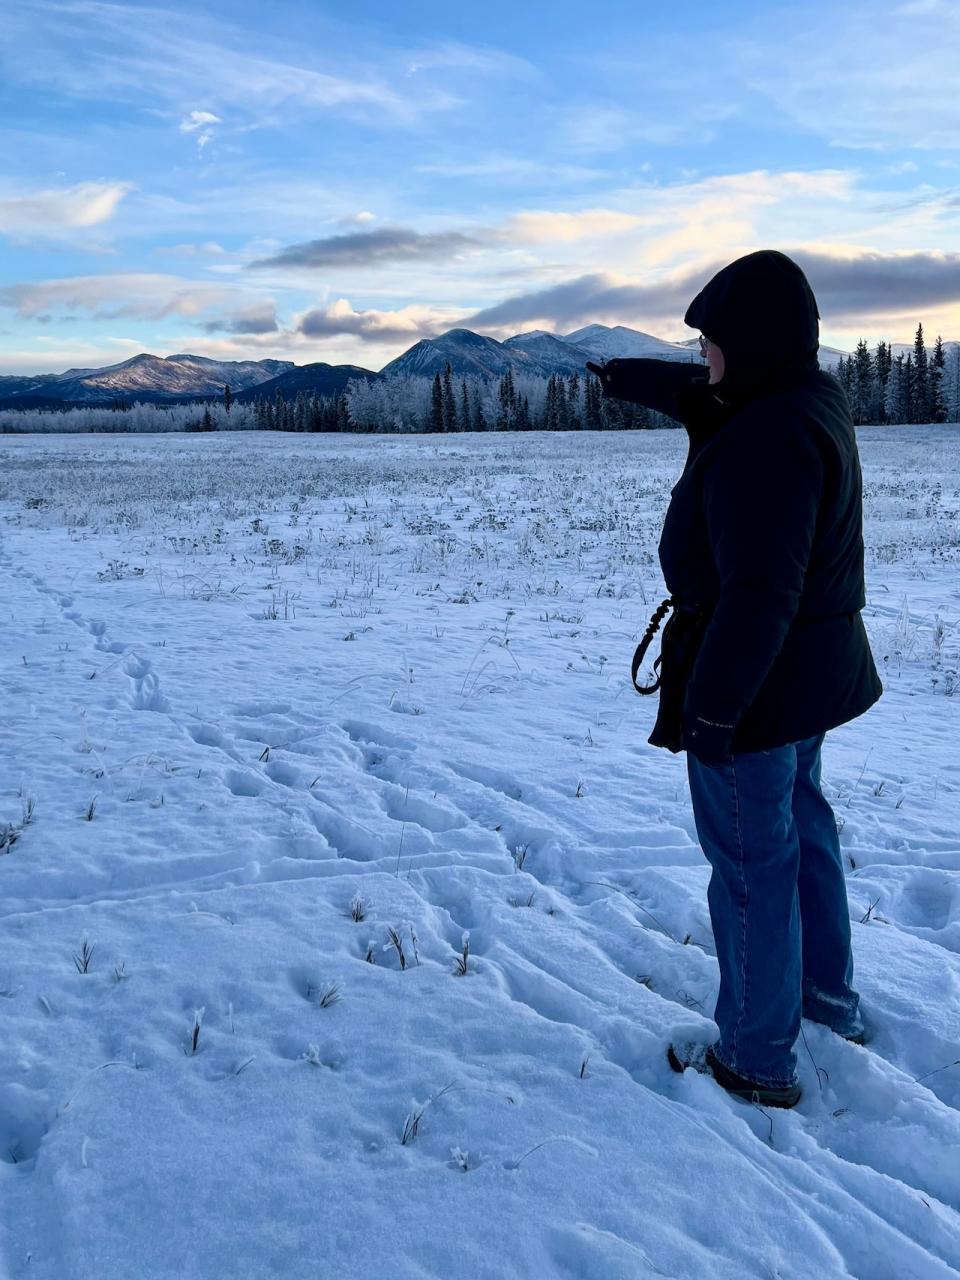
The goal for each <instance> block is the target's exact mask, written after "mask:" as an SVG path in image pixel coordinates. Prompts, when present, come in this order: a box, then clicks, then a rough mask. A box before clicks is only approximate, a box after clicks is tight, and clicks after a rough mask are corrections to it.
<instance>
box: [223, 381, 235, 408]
mask: <svg viewBox="0 0 960 1280" xmlns="http://www.w3.org/2000/svg"><path fill="white" fill-rule="evenodd" d="M232 404H233V392H232V391H231V390H230V388H229V387H224V388H223V408H224V412H225V413H229V412H230V406H231V405H232Z"/></svg>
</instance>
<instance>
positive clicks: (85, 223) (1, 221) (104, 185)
mask: <svg viewBox="0 0 960 1280" xmlns="http://www.w3.org/2000/svg"><path fill="white" fill-rule="evenodd" d="M132 188H133V184H132V183H130V182H81V183H78V184H77V185H76V186H73V187H59V188H56V187H55V188H50V189H48V190H45V191H31V192H21V193H16V194H13V193H11V194H8V195H0V232H7V233H11V232H12V233H15V234H19V235H22V234H33V233H39V234H41V235H42V234H44V233H49V232H62V231H69V230H73V229H76V228H81V227H94V226H97V225H98V224H99V223H101V222H107V221H109V219H110V218H112V217H113V216H114V214H115V213H116V211H117V206H118V204H119V203H120V201H121V200H122V199H123V197H124V196H125V195H126V193H127V192H128V191H130V190H132Z"/></svg>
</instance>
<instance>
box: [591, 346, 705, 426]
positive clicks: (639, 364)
mask: <svg viewBox="0 0 960 1280" xmlns="http://www.w3.org/2000/svg"><path fill="white" fill-rule="evenodd" d="M587 368H588V369H590V370H591V372H593V373H595V374H596V375H597V376H598V377H599V379H600V385H601V386H602V387H603V394H604V395H605V396H612V397H614V398H615V399H617V400H629V401H631V402H632V403H633V404H642V405H646V406H647V408H648V409H656V411H657V412H658V413H665V414H666V415H667V416H668V417H670V418H675V419H676V420H677V421H678V422H685V421H686V414H685V413H684V410H683V409H682V407H681V406H680V404H679V403H678V401H677V394H678V392H681V391H683V390H684V389H685V388H687V387H688V386H689V385H690V384H691V382H693V381H695V380H697V379H700V380H705V378H706V370H705V368H704V366H703V365H702V364H698V363H696V362H694V361H692V360H691V361H689V362H688V361H686V360H652V359H646V358H644V359H636V360H633V359H631V360H627V359H616V360H608V361H607V363H606V364H604V365H598V364H592V363H589V364H588V365H587Z"/></svg>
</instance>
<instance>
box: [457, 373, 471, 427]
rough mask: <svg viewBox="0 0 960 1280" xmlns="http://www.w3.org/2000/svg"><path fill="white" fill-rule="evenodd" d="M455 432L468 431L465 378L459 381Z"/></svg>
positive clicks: (467, 398)
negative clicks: (458, 406)
mask: <svg viewBox="0 0 960 1280" xmlns="http://www.w3.org/2000/svg"><path fill="white" fill-rule="evenodd" d="M457 430H458V431H469V430H470V394H469V392H468V391H467V380H466V378H461V379H460V418H459V420H458V422H457Z"/></svg>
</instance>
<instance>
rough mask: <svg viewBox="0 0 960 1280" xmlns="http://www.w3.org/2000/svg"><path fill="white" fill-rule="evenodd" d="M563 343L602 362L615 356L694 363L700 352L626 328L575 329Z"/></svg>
mask: <svg viewBox="0 0 960 1280" xmlns="http://www.w3.org/2000/svg"><path fill="white" fill-rule="evenodd" d="M563 340H564V342H570V343H573V344H574V345H575V346H578V347H582V348H583V349H584V350H585V351H590V352H592V353H593V355H594V356H595V357H599V358H600V359H601V360H612V359H614V358H615V357H617V356H628V357H630V358H637V357H640V358H646V357H654V358H656V359H658V360H696V359H698V356H699V348H691V347H690V346H689V345H688V344H687V343H679V342H666V341H665V340H664V339H663V338H655V337H654V336H653V335H652V334H650V333H643V332H641V331H640V330H639V329H628V328H627V327H626V325H622V324H617V325H613V326H612V327H611V326H608V325H605V324H588V325H587V326H586V328H584V329H576V330H574V332H573V333H567V334H564V335H563Z"/></svg>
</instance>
